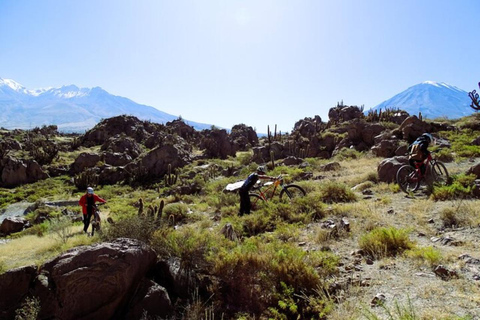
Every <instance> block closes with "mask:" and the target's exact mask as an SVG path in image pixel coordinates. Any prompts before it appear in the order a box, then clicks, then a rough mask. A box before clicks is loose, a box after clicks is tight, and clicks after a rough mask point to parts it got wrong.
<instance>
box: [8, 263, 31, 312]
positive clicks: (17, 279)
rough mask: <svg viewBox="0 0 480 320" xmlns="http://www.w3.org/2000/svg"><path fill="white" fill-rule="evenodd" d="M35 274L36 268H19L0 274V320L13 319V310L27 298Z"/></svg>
mask: <svg viewBox="0 0 480 320" xmlns="http://www.w3.org/2000/svg"><path fill="white" fill-rule="evenodd" d="M36 274H37V267H36V266H26V267H21V268H18V269H13V270H9V271H7V272H5V273H3V274H0V297H1V299H0V319H15V310H16V309H17V308H18V307H19V306H20V304H21V303H22V302H23V301H24V299H25V298H26V297H27V294H28V291H29V289H30V286H31V284H32V282H33V279H34V278H35V276H36Z"/></svg>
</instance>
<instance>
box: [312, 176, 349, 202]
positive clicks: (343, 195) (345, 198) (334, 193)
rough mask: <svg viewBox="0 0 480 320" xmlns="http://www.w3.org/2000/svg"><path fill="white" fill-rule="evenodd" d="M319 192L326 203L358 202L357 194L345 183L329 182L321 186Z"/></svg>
mask: <svg viewBox="0 0 480 320" xmlns="http://www.w3.org/2000/svg"><path fill="white" fill-rule="evenodd" d="M319 191H320V197H321V199H322V201H323V202H325V203H334V202H354V201H356V196H355V193H354V192H353V191H352V190H350V188H348V187H347V186H346V185H345V184H343V183H339V182H335V181H328V182H326V183H324V184H322V185H321V186H320V190H319Z"/></svg>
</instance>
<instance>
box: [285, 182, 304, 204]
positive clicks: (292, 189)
mask: <svg viewBox="0 0 480 320" xmlns="http://www.w3.org/2000/svg"><path fill="white" fill-rule="evenodd" d="M284 194H285V195H286V196H285V198H287V197H288V199H290V200H291V199H293V198H299V197H303V196H305V195H306V194H307V193H306V192H305V190H303V188H302V187H300V186H297V185H296V184H289V185H286V186H284V187H283V189H282V191H280V199H282V197H283V195H284Z"/></svg>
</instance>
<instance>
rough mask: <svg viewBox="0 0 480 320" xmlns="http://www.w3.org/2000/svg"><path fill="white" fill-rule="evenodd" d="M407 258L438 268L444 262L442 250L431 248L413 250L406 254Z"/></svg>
mask: <svg viewBox="0 0 480 320" xmlns="http://www.w3.org/2000/svg"><path fill="white" fill-rule="evenodd" d="M405 254H406V255H407V257H410V258H413V259H415V260H419V261H421V262H422V263H426V264H427V265H428V266H430V267H434V266H437V265H438V264H440V261H441V260H442V254H441V252H440V250H438V249H435V248H433V247H431V246H429V247H423V248H413V249H410V250H407V251H406V252H405Z"/></svg>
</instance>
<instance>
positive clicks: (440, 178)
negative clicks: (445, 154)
mask: <svg viewBox="0 0 480 320" xmlns="http://www.w3.org/2000/svg"><path fill="white" fill-rule="evenodd" d="M432 175H433V182H434V183H435V184H437V185H440V186H445V185H447V183H448V179H449V177H448V171H447V168H446V167H445V165H444V164H443V163H441V162H440V161H435V163H433V165H432Z"/></svg>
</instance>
